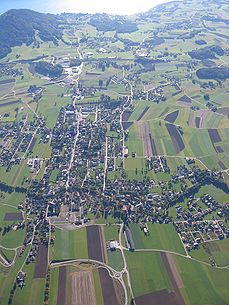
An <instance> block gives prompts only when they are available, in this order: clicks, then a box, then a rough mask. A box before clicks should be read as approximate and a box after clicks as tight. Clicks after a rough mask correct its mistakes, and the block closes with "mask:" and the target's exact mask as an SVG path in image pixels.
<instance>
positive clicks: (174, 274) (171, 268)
mask: <svg viewBox="0 0 229 305" xmlns="http://www.w3.org/2000/svg"><path fill="white" fill-rule="evenodd" d="M160 254H161V258H162V261H163V263H164V265H165V268H166V270H167V273H168V276H169V279H170V281H171V283H172V286H173V289H174V292H175V298H176V305H185V302H184V300H183V297H182V295H181V293H180V288H182V287H183V283H182V280H181V278H180V275H179V273H178V271H177V269H176V265H175V263H174V261H173V258H172V255H171V254H170V253H165V252H161V253H160Z"/></svg>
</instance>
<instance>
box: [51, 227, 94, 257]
mask: <svg viewBox="0 0 229 305" xmlns="http://www.w3.org/2000/svg"><path fill="white" fill-rule="evenodd" d="M51 253H52V254H51V255H52V259H53V260H65V259H77V258H88V252H87V236H86V228H83V229H77V230H73V231H67V230H59V229H56V231H55V245H54V247H53V248H52V249H51Z"/></svg>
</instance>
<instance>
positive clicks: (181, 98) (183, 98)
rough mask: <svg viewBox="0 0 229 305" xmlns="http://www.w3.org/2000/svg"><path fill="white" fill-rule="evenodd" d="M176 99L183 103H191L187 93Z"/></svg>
mask: <svg viewBox="0 0 229 305" xmlns="http://www.w3.org/2000/svg"><path fill="white" fill-rule="evenodd" d="M178 101H179V102H183V103H188V104H191V103H192V100H191V99H190V97H188V96H187V95H183V96H182V97H180V98H179V100H178Z"/></svg>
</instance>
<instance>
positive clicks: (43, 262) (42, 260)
mask: <svg viewBox="0 0 229 305" xmlns="http://www.w3.org/2000/svg"><path fill="white" fill-rule="evenodd" d="M47 267H48V248H47V247H46V246H45V245H39V247H38V251H37V258H36V265H35V270H34V276H33V277H34V278H35V279H43V278H45V277H46V272H47Z"/></svg>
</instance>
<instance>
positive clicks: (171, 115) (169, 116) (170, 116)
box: [165, 110, 179, 123]
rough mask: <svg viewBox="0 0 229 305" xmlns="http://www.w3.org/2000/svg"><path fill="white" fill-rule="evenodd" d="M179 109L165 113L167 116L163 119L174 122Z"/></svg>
mask: <svg viewBox="0 0 229 305" xmlns="http://www.w3.org/2000/svg"><path fill="white" fill-rule="evenodd" d="M178 114H179V111H178V110H176V111H173V112H170V113H169V114H167V116H166V117H165V120H166V121H168V122H169V123H174V122H175V121H176V119H177V117H178Z"/></svg>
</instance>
